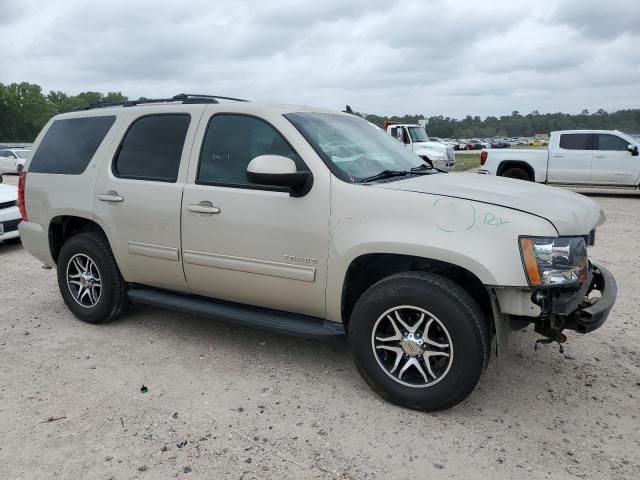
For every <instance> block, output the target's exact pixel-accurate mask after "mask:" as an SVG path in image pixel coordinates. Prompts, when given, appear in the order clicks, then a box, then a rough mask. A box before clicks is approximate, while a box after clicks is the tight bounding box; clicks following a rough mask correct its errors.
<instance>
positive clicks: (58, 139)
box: [29, 116, 116, 175]
mask: <svg viewBox="0 0 640 480" xmlns="http://www.w3.org/2000/svg"><path fill="white" fill-rule="evenodd" d="M115 120H116V117H115V116H104V117H84V118H69V119H66V120H55V121H54V122H53V123H52V124H51V127H50V128H49V130H48V131H47V133H46V134H45V136H44V138H43V139H42V142H41V143H40V146H39V147H38V150H36V152H35V154H34V155H33V159H32V160H31V165H29V171H30V172H34V173H59V174H65V175H80V174H81V173H82V172H84V171H85V169H86V168H87V165H89V162H91V159H92V158H93V156H94V155H95V153H96V150H98V147H99V146H100V144H101V143H102V141H103V140H104V137H105V136H106V135H107V132H108V131H109V129H110V128H111V126H112V125H113V122H115Z"/></svg>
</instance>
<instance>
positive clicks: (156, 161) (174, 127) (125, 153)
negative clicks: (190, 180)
mask: <svg viewBox="0 0 640 480" xmlns="http://www.w3.org/2000/svg"><path fill="white" fill-rule="evenodd" d="M190 122H191V116H190V115H187V114H167V115H150V116H146V117H141V118H139V119H137V120H136V121H134V122H133V124H132V125H131V126H130V127H129V130H128V131H127V134H126V135H125V137H124V140H123V141H122V144H121V145H120V148H119V149H118V153H117V154H116V157H115V160H114V162H113V174H114V175H115V176H116V177H119V178H129V179H135V180H152V181H156V182H171V183H174V182H175V181H176V180H177V178H178V170H179V169H180V158H181V157H182V149H183V147H184V140H185V138H186V136H187V130H188V129H189V123H190Z"/></svg>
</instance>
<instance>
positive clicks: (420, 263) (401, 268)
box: [341, 253, 493, 330]
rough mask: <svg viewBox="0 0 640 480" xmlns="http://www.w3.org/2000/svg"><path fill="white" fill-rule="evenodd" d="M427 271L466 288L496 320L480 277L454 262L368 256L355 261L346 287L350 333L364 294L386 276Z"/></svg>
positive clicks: (345, 314) (343, 299)
mask: <svg viewBox="0 0 640 480" xmlns="http://www.w3.org/2000/svg"><path fill="white" fill-rule="evenodd" d="M406 271H423V272H430V273H435V274H438V275H442V276H443V277H446V278H448V279H450V280H452V281H454V282H456V283H457V284H458V285H460V287H461V288H463V289H465V290H466V291H467V292H468V293H469V294H470V295H471V296H472V297H473V299H474V300H475V301H476V302H477V303H478V305H479V306H480V308H481V310H482V312H483V314H484V317H485V321H486V322H488V324H490V323H491V321H492V318H493V316H492V307H491V300H490V297H489V292H488V291H487V289H486V287H485V285H484V284H483V282H482V281H481V280H480V278H479V277H478V276H477V275H476V274H474V273H473V272H471V271H470V270H468V269H466V268H463V267H460V266H459V265H455V264H453V263H449V262H445V261H442V260H436V259H431V258H425V257H419V256H414V255H403V254H395V253H368V254H364V255H360V256H359V257H357V258H355V259H353V260H352V262H351V263H350V264H349V267H348V268H347V270H346V273H345V276H344V281H343V284H342V295H341V317H342V322H343V323H344V325H345V330H347V327H348V324H349V318H350V316H351V312H352V311H353V308H354V306H355V304H356V302H357V301H358V299H359V298H360V297H361V296H362V294H363V293H364V292H365V291H366V290H367V289H368V288H369V287H371V286H372V285H374V284H375V283H377V282H378V281H380V280H382V279H383V278H385V277H388V276H390V275H393V274H395V273H399V272H406Z"/></svg>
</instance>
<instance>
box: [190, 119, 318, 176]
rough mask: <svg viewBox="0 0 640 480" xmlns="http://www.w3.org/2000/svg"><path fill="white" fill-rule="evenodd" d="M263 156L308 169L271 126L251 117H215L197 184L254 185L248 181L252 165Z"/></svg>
mask: <svg viewBox="0 0 640 480" xmlns="http://www.w3.org/2000/svg"><path fill="white" fill-rule="evenodd" d="M260 155H281V156H284V157H288V158H290V159H291V160H293V161H294V162H295V163H296V167H297V168H298V171H302V170H306V169H307V168H306V166H305V165H304V163H303V161H302V159H301V158H300V156H299V155H298V154H297V153H296V152H295V151H294V150H293V148H291V146H290V145H289V144H288V143H287V142H286V141H285V140H284V138H283V137H282V135H281V134H280V133H279V132H278V131H277V130H276V129H275V128H274V127H272V126H271V125H270V124H269V123H267V122H265V121H264V120H260V119H258V118H255V117H250V116H247V115H234V114H218V115H214V116H213V117H211V120H210V121H209V125H208V126H207V132H206V134H205V137H204V142H203V145H202V152H201V154H200V165H199V167H198V176H197V180H196V181H197V183H204V184H219V185H229V186H245V187H246V186H254V185H253V184H251V183H250V182H249V181H248V180H247V166H248V165H249V162H251V160H253V159H254V158H256V157H259V156H260Z"/></svg>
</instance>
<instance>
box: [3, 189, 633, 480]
mask: <svg viewBox="0 0 640 480" xmlns="http://www.w3.org/2000/svg"><path fill="white" fill-rule="evenodd" d="M9 181H12V179H10V180H9ZM593 198H594V199H595V200H596V201H598V202H599V203H600V204H601V205H602V207H603V208H604V210H605V211H606V213H607V216H608V221H607V223H606V224H605V225H604V226H603V227H601V228H600V229H599V230H598V237H597V242H596V247H594V248H593V249H592V250H591V255H592V257H593V258H594V259H595V260H596V261H600V262H602V263H604V264H606V265H607V266H608V267H609V268H610V269H611V271H612V272H613V274H614V275H615V276H616V278H617V280H618V283H619V296H618V302H617V304H616V307H615V309H614V311H613V313H612V316H611V317H610V318H609V320H608V322H607V323H606V324H605V325H604V327H603V328H601V329H600V330H598V331H596V332H595V333H592V334H589V335H585V336H579V335H577V334H573V333H569V340H568V342H567V344H566V345H565V353H564V354H561V353H560V352H559V351H558V347H557V346H553V345H546V346H542V347H541V348H540V349H539V350H538V351H534V349H533V345H534V341H535V339H536V338H537V337H536V336H535V335H534V334H533V333H532V332H531V331H530V330H529V331H527V332H517V333H514V334H513V335H512V336H511V346H510V361H509V363H508V365H507V367H506V369H505V370H504V371H503V372H502V373H501V374H500V375H498V374H497V372H496V369H495V366H494V365H493V364H492V365H491V366H490V367H489V369H488V370H487V372H486V374H485V375H484V376H483V378H482V379H481V382H480V384H479V385H478V387H477V389H476V390H475V392H474V393H473V394H472V395H471V397H470V398H469V399H467V400H466V401H465V402H463V403H462V404H461V405H458V406H457V407H455V408H453V409H451V410H449V411H445V412H440V413H437V414H425V413H418V412H414V411H409V410H404V409H402V408H398V407H395V406H393V405H390V404H389V403H386V402H385V401H383V400H381V399H380V398H379V397H377V396H376V395H375V394H374V393H373V392H372V391H371V390H370V389H369V388H368V386H367V385H366V384H365V383H364V381H363V380H362V379H361V378H360V376H359V375H358V373H357V371H356V369H355V367H354V365H353V363H352V360H351V357H350V355H349V352H348V351H347V348H346V345H345V343H344V342H343V341H331V342H314V341H309V340H301V339H296V338H289V337H283V336H277V335H273V334H268V333H263V332H260V331H256V330H250V329H246V328H238V327H235V326H232V325H229V324H226V323H223V322H216V321H211V320H207V319H202V318H198V317H194V316H190V315H184V314H178V313H174V312H169V311H164V310H159V309H155V308H150V307H136V308H135V309H134V310H133V311H131V313H130V314H129V315H128V316H127V317H126V318H123V319H121V320H119V321H116V322H114V323H111V324H108V325H103V326H93V325H88V324H83V323H81V322H80V321H78V320H76V319H75V318H74V317H73V316H72V315H71V314H70V313H69V311H68V310H67V309H66V307H65V305H64V304H63V302H62V299H61V297H60V294H59V292H58V287H57V283H56V276H55V270H45V269H43V268H41V265H40V264H39V262H38V261H36V260H35V259H34V258H33V257H31V256H30V255H29V254H28V253H27V252H26V251H24V250H23V249H22V247H21V246H20V245H19V244H17V245H0V471H1V472H2V475H1V476H2V478H3V479H8V480H9V479H11V480H13V479H40V478H64V479H81V478H87V479H135V478H141V479H144V478H148V479H162V478H174V477H177V478H203V479H219V478H231V479H267V478H269V479H282V478H295V479H303V478H304V479H306V478H313V479H316V478H317V479H325V478H334V477H337V478H349V479H374V478H375V479H387V478H396V479H422V478H458V479H477V478H491V479H512V478H531V479H544V478H552V479H575V478H587V479H637V478H640V355H639V353H638V345H639V344H640V330H639V328H638V327H639V326H640V320H639V319H638V316H637V315H636V312H637V311H638V309H640V295H638V293H637V292H638V291H639V290H640V275H639V274H638V272H639V270H640V249H639V248H638V247H639V246H640V242H639V241H638V239H639V238H640V220H639V219H640V196H638V195H634V194H630V195H616V196H607V195H605V196H594V197H593ZM143 385H144V386H145V387H146V389H147V391H146V392H145V393H142V392H141V388H142V386H143Z"/></svg>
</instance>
